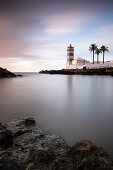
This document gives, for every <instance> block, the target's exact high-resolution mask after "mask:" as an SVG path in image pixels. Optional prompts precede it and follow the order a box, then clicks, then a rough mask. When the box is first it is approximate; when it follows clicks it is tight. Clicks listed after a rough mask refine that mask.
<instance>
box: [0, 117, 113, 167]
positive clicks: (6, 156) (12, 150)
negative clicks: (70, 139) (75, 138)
mask: <svg viewBox="0 0 113 170" xmlns="http://www.w3.org/2000/svg"><path fill="white" fill-rule="evenodd" d="M3 131H5V133H6V134H5V135H2V133H1V137H0V140H1V141H2V140H3V141H4V143H7V141H9V138H10V137H11V139H12V145H10V146H9V147H3V146H1V147H0V170H12V169H14V170H20V169H21V170H32V169H35V170H65V169H66V170H113V162H112V160H111V159H110V158H109V156H108V154H107V153H106V152H104V151H103V149H102V148H98V147H97V146H96V145H93V144H92V143H91V142H90V141H87V140H82V141H80V142H77V143H76V144H75V145H73V146H71V147H70V146H68V145H67V144H66V142H65V140H64V139H63V138H62V137H60V136H58V135H55V134H54V135H53V134H50V133H49V132H46V131H43V130H41V129H40V128H39V127H38V126H37V125H36V123H35V120H34V119H33V118H32V117H24V118H21V119H15V120H13V121H11V122H9V123H8V124H7V126H6V127H5V126H3V125H2V124H0V132H3ZM9 132H10V133H9ZM9 134H10V135H9ZM8 135H9V136H8ZM6 139H7V140H6Z"/></svg>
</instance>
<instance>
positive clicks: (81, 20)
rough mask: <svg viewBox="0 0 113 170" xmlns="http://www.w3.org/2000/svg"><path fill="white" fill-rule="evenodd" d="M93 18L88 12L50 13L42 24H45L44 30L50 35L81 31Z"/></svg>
mask: <svg viewBox="0 0 113 170" xmlns="http://www.w3.org/2000/svg"><path fill="white" fill-rule="evenodd" d="M90 19H91V16H89V15H88V14H86V13H76V12H67V13H66V12H63V13H58V14H54V15H48V16H47V17H45V18H44V20H43V22H42V24H44V25H45V29H44V32H45V33H46V34H49V35H63V34H72V33H77V32H80V31H81V30H82V29H83V27H84V25H85V24H86V23H88V21H89V20H90Z"/></svg>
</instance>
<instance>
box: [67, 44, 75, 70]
mask: <svg viewBox="0 0 113 170" xmlns="http://www.w3.org/2000/svg"><path fill="white" fill-rule="evenodd" d="M73 60H74V47H72V45H71V44H70V46H69V47H67V69H68V67H69V65H71V64H72V61H73Z"/></svg>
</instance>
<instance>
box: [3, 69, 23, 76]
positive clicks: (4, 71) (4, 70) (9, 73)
mask: <svg viewBox="0 0 113 170" xmlns="http://www.w3.org/2000/svg"><path fill="white" fill-rule="evenodd" d="M17 76H20V77H21V76H22V75H20V74H18V75H16V74H14V73H12V72H10V71H8V70H7V69H3V68H1V67H0V78H11V77H17Z"/></svg>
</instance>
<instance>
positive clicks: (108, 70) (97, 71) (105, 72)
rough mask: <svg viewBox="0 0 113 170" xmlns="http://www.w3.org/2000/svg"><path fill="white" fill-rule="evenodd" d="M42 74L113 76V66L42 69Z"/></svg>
mask: <svg viewBox="0 0 113 170" xmlns="http://www.w3.org/2000/svg"><path fill="white" fill-rule="evenodd" d="M39 73H40V74H65V75H111V76H113V68H112V67H111V68H98V69H86V68H83V69H62V70H42V71H40V72H39Z"/></svg>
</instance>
